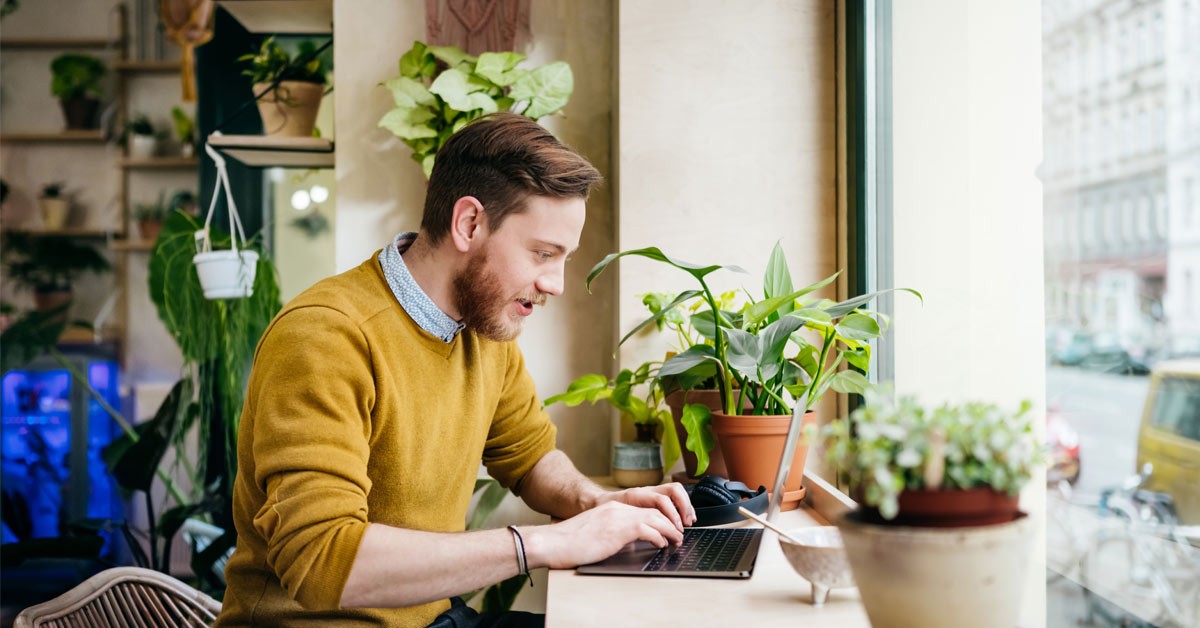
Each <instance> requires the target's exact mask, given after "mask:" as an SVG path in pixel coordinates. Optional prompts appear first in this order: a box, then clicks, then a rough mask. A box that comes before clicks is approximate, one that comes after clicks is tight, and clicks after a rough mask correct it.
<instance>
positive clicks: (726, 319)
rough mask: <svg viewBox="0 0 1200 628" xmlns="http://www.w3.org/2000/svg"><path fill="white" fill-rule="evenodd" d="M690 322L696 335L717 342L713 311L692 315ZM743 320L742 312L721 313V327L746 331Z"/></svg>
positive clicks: (723, 311)
mask: <svg viewBox="0 0 1200 628" xmlns="http://www.w3.org/2000/svg"><path fill="white" fill-rule="evenodd" d="M689 322H690V323H691V324H692V329H695V330H696V333H698V334H700V335H701V336H703V337H704V338H705V339H706V340H712V341H715V340H716V339H717V324H716V323H714V322H713V312H712V310H701V311H699V312H696V313H695V314H693V315H692V317H691V319H690V320H689ZM742 322H743V318H742V314H741V313H740V312H729V311H726V310H722V311H721V326H722V327H725V328H728V329H745V327H743V326H742Z"/></svg>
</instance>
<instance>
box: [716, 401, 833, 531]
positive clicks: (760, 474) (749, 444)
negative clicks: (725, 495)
mask: <svg viewBox="0 0 1200 628" xmlns="http://www.w3.org/2000/svg"><path fill="white" fill-rule="evenodd" d="M816 421H817V413H816V412H812V411H809V412H805V413H804V418H803V419H802V423H801V425H803V426H804V428H805V430H807V429H808V428H809V426H811V425H815V424H816ZM791 422H792V417H791V416H790V415H772V416H743V415H728V414H723V413H721V412H714V413H713V417H712V424H713V431H714V432H716V436H717V440H718V441H719V442H720V443H721V450H722V451H723V452H724V453H725V465H726V466H727V467H728V468H729V478H730V479H732V480H737V481H739V482H743V483H745V484H746V485H747V486H751V487H753V486H766V487H767V488H773V487H774V486H775V475H776V474H777V473H778V472H779V458H780V456H782V455H783V445H784V441H785V440H787V432H788V427H789V426H790V425H791ZM801 439H802V440H801V442H800V444H799V445H798V446H797V447H796V455H795V458H794V459H793V460H792V468H791V471H790V472H789V473H788V477H787V480H786V481H785V482H784V488H783V491H784V492H783V503H782V508H783V510H794V509H796V508H798V507H799V506H800V501H801V500H802V499H804V492H805V489H804V485H803V480H804V463H805V460H806V459H807V458H808V440H807V438H806V437H805V436H803V435H802V436H801Z"/></svg>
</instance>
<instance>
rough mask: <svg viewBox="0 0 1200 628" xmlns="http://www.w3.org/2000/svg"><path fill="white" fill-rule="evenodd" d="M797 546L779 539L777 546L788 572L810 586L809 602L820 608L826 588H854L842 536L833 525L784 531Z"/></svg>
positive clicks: (825, 594) (827, 592) (826, 593)
mask: <svg viewBox="0 0 1200 628" xmlns="http://www.w3.org/2000/svg"><path fill="white" fill-rule="evenodd" d="M787 532H788V534H789V535H791V536H792V538H794V539H796V540H797V541H799V543H792V542H791V541H789V540H787V539H785V538H784V537H782V536H780V537H779V547H780V548H782V549H783V555H784V556H786V557H787V559H788V562H789V563H791V565H792V569H795V570H796V573H798V574H800V576H801V577H803V578H804V579H805V580H808V581H809V582H810V583H812V603H813V605H814V606H820V605H822V604H824V603H825V598H827V597H829V590H830V589H840V588H844V587H852V586H854V576H853V574H851V572H850V563H849V561H847V560H846V548H845V547H843V546H842V535H841V533H840V532H838V529H837V528H836V527H834V526H809V527H807V528H796V529H794V530H788V531H787Z"/></svg>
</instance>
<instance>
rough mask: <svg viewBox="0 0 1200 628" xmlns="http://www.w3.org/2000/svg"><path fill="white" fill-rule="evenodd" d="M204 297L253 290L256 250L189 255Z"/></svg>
mask: <svg viewBox="0 0 1200 628" xmlns="http://www.w3.org/2000/svg"><path fill="white" fill-rule="evenodd" d="M192 262H193V263H194V264H195V265H196V274H198V275H199V276H200V287H201V288H203V289H204V298H206V299H240V298H243V297H248V296H250V295H251V294H254V275H255V272H256V271H257V270H258V253H256V252H254V251H236V252H235V251H232V250H224V251H209V252H207V253H197V254H196V255H195V257H193V258H192Z"/></svg>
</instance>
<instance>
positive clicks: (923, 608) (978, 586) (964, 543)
mask: <svg viewBox="0 0 1200 628" xmlns="http://www.w3.org/2000/svg"><path fill="white" fill-rule="evenodd" d="M837 527H838V530H839V531H841V533H842V539H843V541H844V543H845V547H846V557H847V558H848V559H849V561H850V568H851V570H852V571H853V572H854V581H855V582H856V583H857V584H858V590H859V595H860V597H861V598H862V603H863V607H864V608H865V609H866V611H867V616H868V618H870V620H871V625H872V626H874V628H916V627H918V626H919V627H921V628H924V627H927V626H972V627H976V626H978V627H980V628H993V627H994V628H1011V627H1012V626H1015V625H1017V624H1018V621H1017V619H1018V615H1019V614H1020V611H1021V594H1022V593H1023V592H1024V590H1025V588H1026V586H1025V585H1026V583H1027V582H1028V579H1029V578H1030V577H1034V574H1032V573H1031V571H1030V569H1029V566H1030V565H1029V563H1030V551H1031V550H1032V542H1033V538H1034V534H1033V531H1034V527H1033V525H1032V523H1031V522H1030V520H1029V517H1026V516H1025V515H1019V516H1018V518H1017V519H1015V520H1013V521H1009V522H1008V523H1000V524H995V525H990V526H975V527H969V528H955V529H953V530H947V529H935V528H915V527H910V526H898V525H878V524H873V523H868V522H866V521H864V520H863V519H862V518H861V517H860V516H859V514H858V513H856V512H852V513H850V514H848V515H844V516H842V517H840V518H839V519H838V520H837Z"/></svg>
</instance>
